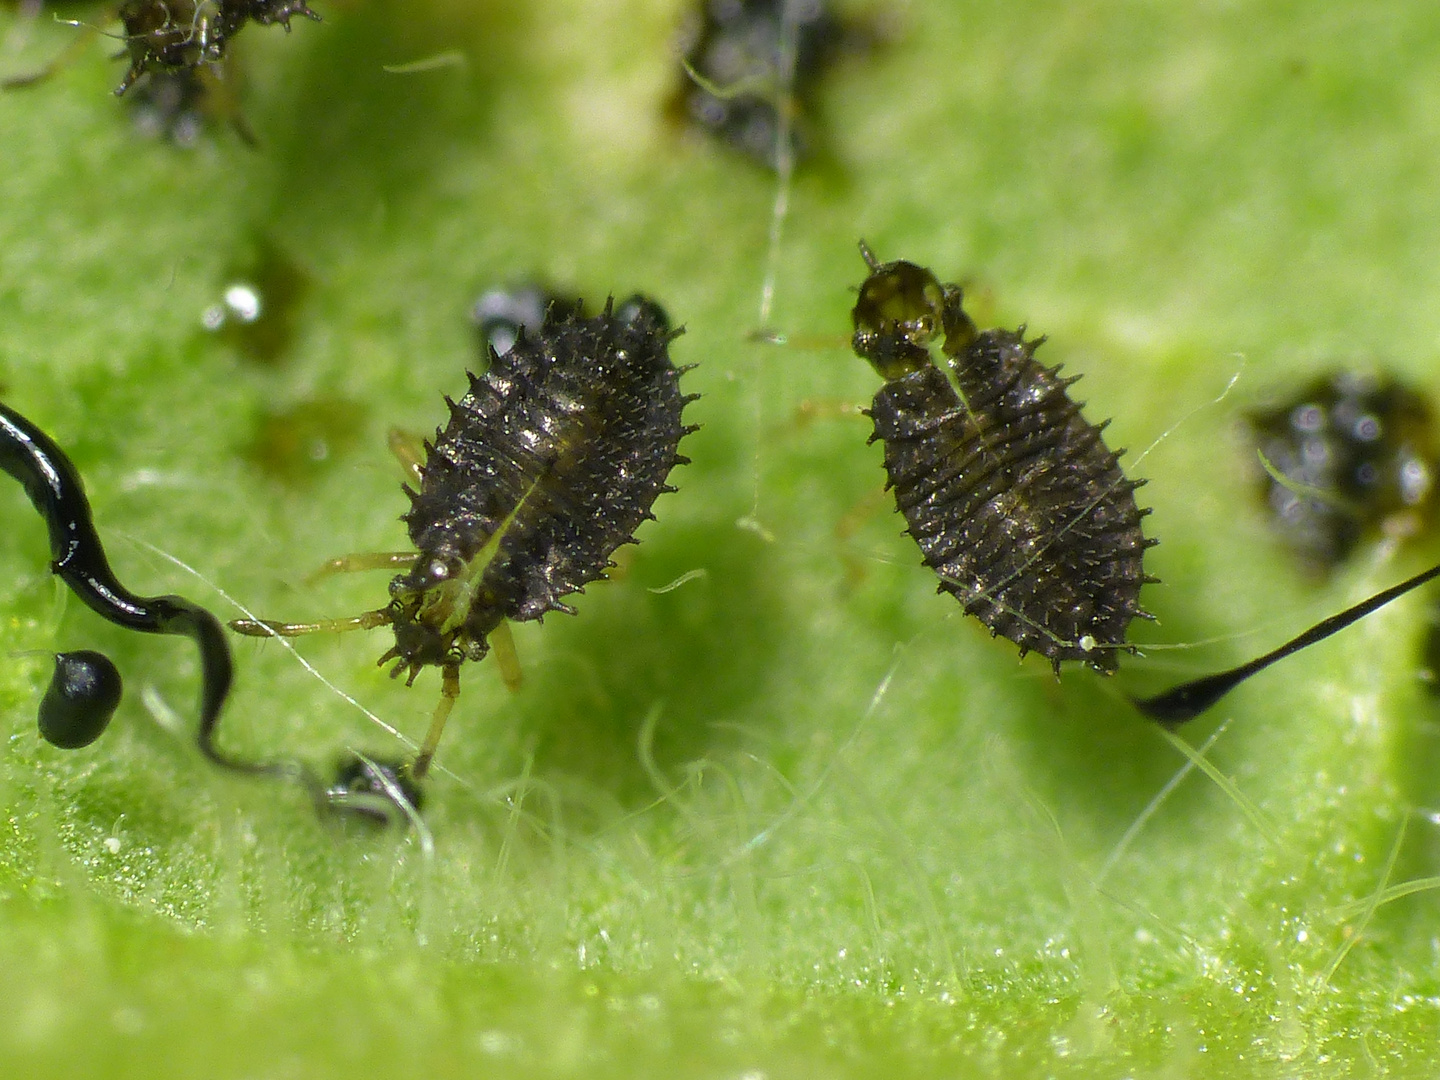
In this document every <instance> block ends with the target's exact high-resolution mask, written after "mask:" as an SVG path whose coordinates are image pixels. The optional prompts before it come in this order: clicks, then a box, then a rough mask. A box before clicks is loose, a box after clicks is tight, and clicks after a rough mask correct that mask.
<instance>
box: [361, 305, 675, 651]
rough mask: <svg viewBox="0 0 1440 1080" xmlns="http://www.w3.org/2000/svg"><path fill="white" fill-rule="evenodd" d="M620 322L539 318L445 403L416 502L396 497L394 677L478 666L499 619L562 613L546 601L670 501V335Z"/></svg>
mask: <svg viewBox="0 0 1440 1080" xmlns="http://www.w3.org/2000/svg"><path fill="white" fill-rule="evenodd" d="M626 310H627V311H629V312H630V314H631V318H629V319H624V318H621V317H618V316H617V315H616V314H615V313H614V312H613V311H612V305H610V304H607V305H606V308H605V311H604V313H603V314H600V315H597V316H595V317H593V318H584V317H583V316H582V314H580V313H579V312H578V310H577V312H576V313H575V314H566V315H565V316H563V317H554V316H553V315H552V316H547V318H546V321H545V323H544V325H543V326H542V328H541V330H540V332H539V333H538V334H535V335H533V336H532V335H527V334H525V333H524V332H523V331H522V332H521V334H520V336H519V337H518V338H517V340H516V342H515V345H514V347H513V348H511V349H510V350H509V351H508V352H506V353H505V354H503V355H499V354H495V353H493V352H492V355H491V364H490V368H489V370H488V371H486V372H485V374H484V375H479V376H476V375H471V376H470V390H469V392H468V393H467V394H466V395H465V396H464V397H463V398H461V399H460V400H459V401H458V402H457V401H449V399H448V398H447V402H448V403H449V405H450V422H449V424H448V425H447V426H446V427H445V428H444V429H443V430H442V431H439V432H437V434H436V438H435V443H434V445H433V446H432V447H429V448H428V450H429V453H428V457H427V459H426V461H425V465H424V470H423V474H424V480H423V483H422V484H421V487H420V490H419V491H418V492H416V491H414V490H413V489H410V488H407V489H406V491H407V493H408V494H409V495H410V500H411V508H410V511H409V513H407V514H406V515H405V516H404V520H405V523H406V525H407V526H408V527H409V530H410V540H411V542H412V543H413V544H414V545H415V549H416V551H417V552H418V553H419V556H418V558H417V559H416V562H415V566H414V568H413V569H412V570H411V571H410V572H409V573H406V574H401V575H399V576H398V577H396V578H395V580H394V581H393V582H392V583H391V586H390V592H391V596H392V598H393V599H392V604H391V613H392V615H393V620H392V621H393V625H394V628H395V648H394V649H392V650H391V651H390V653H388V654H387V659H389V658H398V659H399V665H398V668H397V670H398V669H404V668H408V669H409V670H410V677H411V678H412V679H413V678H414V675H415V673H416V672H417V671H418V670H419V669H420V667H422V666H424V665H426V664H448V663H455V662H458V660H459V659H463V658H468V659H479V658H480V657H482V656H484V655H485V652H486V651H487V647H486V644H485V639H486V636H487V635H488V634H489V633H490V632H491V631H492V630H493V629H494V628H495V627H496V626H497V625H498V624H499V622H500V620H501V619H511V620H514V621H517V622H523V621H526V620H530V619H539V618H540V617H541V616H543V615H544V614H545V613H546V612H548V611H570V610H571V609H570V608H569V607H568V606H567V605H566V604H564V603H563V602H562V600H561V598H562V597H564V596H566V595H567V594H569V593H573V592H578V591H580V590H581V589H582V588H584V586H585V585H586V584H588V583H589V582H592V581H595V580H597V579H599V578H602V577H604V576H605V570H606V568H607V567H608V566H609V565H610V556H611V554H612V553H613V552H614V551H615V549H616V548H618V547H619V546H620V545H621V544H626V543H630V542H631V541H632V538H633V536H632V534H633V533H634V531H635V529H636V528H637V527H638V526H639V525H640V523H641V522H642V521H644V520H646V519H647V518H650V517H652V516H653V515H652V514H651V513H650V507H651V505H652V504H653V503H654V502H655V499H656V498H657V497H658V496H659V495H660V494H661V493H662V492H665V491H671V490H673V489H672V488H670V487H669V486H668V485H667V484H666V483H665V479H666V477H667V476H668V475H669V473H670V469H671V468H672V467H673V466H675V465H677V464H681V463H684V462H685V461H686V460H687V459H686V458H684V457H682V456H680V455H679V454H678V453H677V452H676V451H677V447H678V445H679V442H680V439H681V437H682V436H683V435H684V434H685V433H686V432H687V431H688V430H689V429H688V428H686V427H685V426H684V424H683V423H682V422H681V412H682V410H683V409H684V407H685V404H686V402H687V401H688V400H690V398H688V397H686V396H685V395H683V394H682V393H681V392H680V385H679V376H680V372H679V370H678V369H677V368H676V367H675V366H674V365H673V364H672V363H671V362H670V356H669V353H668V351H667V345H668V343H669V341H670V340H671V339H672V338H673V337H674V336H675V334H674V333H673V332H671V331H670V330H669V327H668V325H667V324H666V322H665V321H664V317H663V314H662V313H661V312H660V310H659V309H658V308H657V307H656V306H655V305H653V304H647V305H642V306H640V307H638V308H630V307H627V309H626Z"/></svg>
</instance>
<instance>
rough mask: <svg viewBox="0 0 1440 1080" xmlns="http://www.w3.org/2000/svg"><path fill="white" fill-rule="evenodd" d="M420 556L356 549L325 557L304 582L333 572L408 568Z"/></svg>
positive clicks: (309, 583) (412, 553) (324, 576)
mask: <svg viewBox="0 0 1440 1080" xmlns="http://www.w3.org/2000/svg"><path fill="white" fill-rule="evenodd" d="M419 557H420V555H419V552H415V551H358V552H354V553H352V554H350V555H337V556H336V557H335V558H333V559H326V560H325V561H324V562H323V563H321V564H320V566H319V567H318V568H317V569H316V570H315V572H314V573H313V574H311V575H310V576H309V577H307V578H306V579H305V584H307V585H314V584H315V583H316V582H317V581H324V580H325V579H326V578H328V577H332V576H334V575H335V574H356V573H361V572H363V571H365V570H409V569H410V568H411V567H412V566H414V565H415V560H416V559H418V558H419Z"/></svg>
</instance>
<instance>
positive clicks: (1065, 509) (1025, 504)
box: [853, 244, 1154, 674]
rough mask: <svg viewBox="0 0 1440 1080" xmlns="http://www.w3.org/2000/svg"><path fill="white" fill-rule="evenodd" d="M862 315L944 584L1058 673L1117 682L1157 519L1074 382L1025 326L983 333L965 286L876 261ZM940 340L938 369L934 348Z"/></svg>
mask: <svg viewBox="0 0 1440 1080" xmlns="http://www.w3.org/2000/svg"><path fill="white" fill-rule="evenodd" d="M861 248H862V253H863V254H864V255H865V258H866V261H867V263H868V264H869V266H870V270H871V273H870V276H869V277H868V278H867V279H866V280H865V282H864V284H863V285H861V287H860V297H859V300H858V301H857V302H856V304H855V309H854V312H853V318H854V324H855V336H854V348H855V351H856V352H857V353H858V354H859V355H860V356H861V357H863V358H865V359H867V360H869V361H870V362H871V364H872V365H874V367H875V369H876V370H877V371H878V372H879V373H880V374H881V375H882V376H883V377H884V378H885V379H886V380H887V381H886V383H885V385H884V386H882V387H881V388H880V390H879V391H878V392H877V393H876V395H875V400H874V402H873V404H872V405H871V408H870V410H869V413H870V416H871V419H872V420H873V421H874V424H875V433H874V435H873V436H872V437H871V441H875V440H879V441H882V442H883V443H884V444H885V469H886V472H887V474H888V485H887V486H888V487H890V488H891V489H892V490H893V491H894V492H895V502H896V506H897V507H898V509H899V510H900V512H901V513H902V514H904V516H905V520H906V523H907V524H908V526H909V528H908V531H909V533H910V535H911V536H913V537H914V538H915V540H916V542H917V543H918V544H919V545H920V550H921V552H922V553H923V554H924V556H925V564H926V565H927V566H929V567H930V568H931V569H933V570H934V571H935V572H936V574H938V575H939V577H940V586H939V588H940V590H941V591H942V592H948V593H950V594H952V595H953V596H954V597H955V598H956V599H957V600H959V601H960V603H961V605H962V606H963V607H964V609H965V612H966V614H969V615H974V616H976V617H977V618H979V619H980V620H981V621H982V622H983V623H985V625H986V626H988V627H989V628H990V631H991V633H992V634H1003V635H1004V636H1005V637H1007V638H1009V639H1010V640H1011V641H1013V642H1015V643H1016V644H1017V645H1019V646H1020V654H1021V656H1024V655H1025V654H1026V653H1027V652H1030V651H1032V650H1033V651H1035V652H1038V653H1040V654H1042V655H1043V656H1045V657H1047V658H1048V659H1049V660H1050V662H1051V664H1052V665H1053V666H1054V668H1055V670H1056V671H1057V672H1058V671H1059V670H1060V664H1061V662H1062V661H1065V660H1078V661H1081V662H1083V663H1086V664H1089V665H1090V666H1091V667H1093V668H1095V669H1096V670H1097V671H1101V672H1104V673H1107V674H1108V673H1111V672H1113V671H1115V669H1116V667H1117V655H1118V653H1119V652H1120V651H1121V650H1125V651H1129V652H1133V651H1134V649H1133V647H1132V646H1130V645H1128V644H1127V643H1126V640H1125V633H1126V629H1127V628H1128V627H1129V625H1130V621H1131V619H1133V618H1134V617H1135V616H1137V615H1139V616H1145V612H1144V611H1143V610H1142V609H1141V607H1140V603H1139V595H1140V587H1141V585H1143V584H1145V583H1146V582H1147V581H1152V580H1154V579H1153V578H1149V577H1147V576H1146V575H1145V573H1144V569H1143V559H1144V553H1145V549H1146V548H1147V547H1149V546H1150V545H1151V544H1153V543H1154V541H1153V540H1147V539H1146V538H1145V536H1144V535H1143V533H1142V532H1141V529H1140V520H1141V518H1142V517H1143V516H1144V515H1145V514H1146V513H1148V511H1147V510H1141V509H1139V508H1138V507H1137V506H1136V505H1135V496H1134V490H1135V488H1137V487H1139V486H1140V484H1141V483H1143V481H1135V480H1130V479H1128V478H1126V476H1125V474H1124V472H1122V471H1121V468H1120V463H1119V455H1118V454H1116V453H1113V452H1111V450H1110V449H1109V448H1108V447H1107V446H1106V445H1105V441H1104V439H1103V437H1102V434H1101V432H1102V431H1103V429H1104V427H1105V425H1104V424H1091V423H1089V422H1088V421H1086V419H1085V418H1084V416H1083V415H1081V411H1080V406H1079V405H1077V404H1076V403H1075V402H1074V401H1072V400H1071V399H1070V397H1069V395H1068V394H1067V393H1066V388H1067V387H1068V386H1070V385H1071V384H1073V383H1074V382H1075V379H1076V378H1078V376H1077V377H1072V378H1068V379H1066V378H1061V377H1060V376H1059V370H1060V369H1059V368H1058V367H1055V368H1046V367H1045V366H1043V365H1042V364H1040V363H1039V362H1038V361H1037V360H1036V359H1035V355H1034V354H1035V350H1036V348H1038V347H1039V345H1040V344H1041V342H1042V341H1043V340H1044V339H1043V338H1038V339H1034V340H1031V341H1026V340H1025V338H1024V328H1023V327H1022V328H1021V329H1020V330H1018V331H1015V332H1013V333H1012V332H1011V331H1008V330H986V331H984V332H978V331H977V330H976V328H975V324H974V323H973V322H971V321H970V318H969V316H967V315H966V314H965V312H964V310H963V307H962V294H961V290H960V288H959V287H958V286H956V285H948V284H947V285H942V284H941V283H940V282H939V281H938V279H937V278H936V277H935V275H934V274H932V273H931V272H930V271H929V270H927V269H925V268H924V267H920V266H917V265H915V264H914V263H909V262H904V261H896V262H890V263H884V264H880V263H878V262H877V261H876V260H875V259H874V257H873V256H872V255H871V254H870V252H869V250H868V249H866V248H865V247H864V245H863V244H862V245H861ZM937 344H938V345H939V351H940V354H941V362H943V363H944V365H945V369H946V370H942V369H941V368H940V367H939V366H937V364H936V360H935V358H933V357H932V355H931V351H930V350H931V346H932V345H937Z"/></svg>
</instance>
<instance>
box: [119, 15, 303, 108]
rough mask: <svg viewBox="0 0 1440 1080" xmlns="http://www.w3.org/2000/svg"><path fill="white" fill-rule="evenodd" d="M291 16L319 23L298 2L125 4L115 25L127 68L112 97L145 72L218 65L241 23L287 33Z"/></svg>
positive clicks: (243, 26)
mask: <svg viewBox="0 0 1440 1080" xmlns="http://www.w3.org/2000/svg"><path fill="white" fill-rule="evenodd" d="M296 16H303V17H305V18H307V19H314V20H315V21H316V22H319V21H320V16H319V15H316V14H315V12H313V11H311V10H310V9H309V8H308V7H306V6H305V3H304V0H125V3H123V4H121V5H120V22H121V23H122V24H123V25H124V27H125V46H126V49H127V50H128V51H129V54H130V70H129V71H127V72H126V73H125V78H124V80H123V81H122V82H121V83H120V86H119V87H118V88H117V89H116V91H115V93H116V94H123V93H125V91H126V90H128V89H130V87H131V86H133V85H134V83H135V81H136V80H137V79H139V78H140V76H142V75H144V74H145V73H146V72H150V71H168V72H177V71H188V70H191V69H193V68H196V67H199V66H200V65H201V64H216V63H219V62H220V61H221V60H222V59H224V57H225V53H226V50H227V49H228V48H229V45H230V41H231V40H232V39H233V38H234V37H235V35H236V34H238V33H239V32H240V31H241V30H242V29H244V28H245V25H246V24H247V23H250V22H256V23H259V24H260V25H261V26H273V25H274V24H275V23H279V24H280V25H281V26H283V27H284V28H285V29H286V31H287V32H288V31H289V29H290V20H291V19H292V18H294V17H296Z"/></svg>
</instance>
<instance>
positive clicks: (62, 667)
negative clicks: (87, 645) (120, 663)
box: [40, 649, 123, 750]
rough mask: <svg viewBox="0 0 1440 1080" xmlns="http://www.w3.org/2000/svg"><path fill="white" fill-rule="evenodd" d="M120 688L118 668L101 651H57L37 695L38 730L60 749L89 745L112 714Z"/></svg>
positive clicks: (117, 701)
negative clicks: (46, 685)
mask: <svg viewBox="0 0 1440 1080" xmlns="http://www.w3.org/2000/svg"><path fill="white" fill-rule="evenodd" d="M122 690H123V686H122V684H121V680H120V672H119V670H118V669H117V668H116V667H115V665H114V664H113V663H112V662H111V660H110V658H109V657H108V656H106V655H105V654H104V653H98V652H92V651H91V650H89V649H80V650H78V651H76V652H64V653H57V654H56V656H55V672H54V674H53V675H51V677H50V686H49V688H48V689H47V690H46V691H45V696H44V697H43V698H41V699H40V734H41V735H42V736H43V737H44V739H45V741H46V742H48V743H50V744H51V745H52V746H58V747H60V749H62V750H76V749H79V748H80V747H82V746H89V745H90V744H91V743H92V742H94V741H95V740H96V739H98V738H99V737H100V736H101V735H102V734H103V733H104V731H105V728H106V727H107V726H108V725H109V723H110V718H111V717H112V716H114V715H115V709H116V708H117V707H118V706H119V704H120V695H121V692H122Z"/></svg>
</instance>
